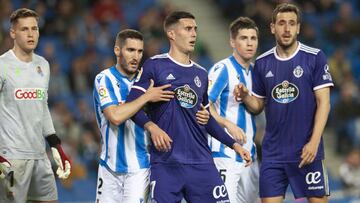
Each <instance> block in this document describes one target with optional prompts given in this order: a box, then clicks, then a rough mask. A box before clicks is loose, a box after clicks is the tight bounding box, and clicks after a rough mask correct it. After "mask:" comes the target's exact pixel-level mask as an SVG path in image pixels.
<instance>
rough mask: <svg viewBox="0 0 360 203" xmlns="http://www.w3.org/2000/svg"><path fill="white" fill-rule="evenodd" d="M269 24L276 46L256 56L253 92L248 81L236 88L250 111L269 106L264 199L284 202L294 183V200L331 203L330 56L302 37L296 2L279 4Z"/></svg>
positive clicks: (264, 148)
mask: <svg viewBox="0 0 360 203" xmlns="http://www.w3.org/2000/svg"><path fill="white" fill-rule="evenodd" d="M270 28H271V32H272V33H273V34H274V35H275V39H276V46H275V47H274V48H272V49H271V50H269V51H267V52H265V53H264V54H262V55H260V56H259V57H258V58H257V59H256V62H255V67H254V72H253V87H252V93H253V96H250V95H249V94H248V93H249V90H248V89H247V88H246V87H245V85H244V84H240V85H238V86H237V88H236V89H235V91H234V94H235V96H236V97H237V98H241V99H242V101H243V102H244V103H245V104H246V107H247V108H248V109H249V110H250V111H252V112H254V113H259V112H260V111H262V109H263V108H264V107H265V113H266V131H265V136H264V140H263V144H262V157H263V161H262V164H261V167H260V197H261V198H262V202H264V203H278V202H282V201H283V197H284V195H285V191H286V188H287V186H288V185H289V184H290V186H291V189H292V191H293V193H294V196H295V198H301V197H306V198H307V199H308V201H309V202H310V203H318V202H327V196H328V195H329V185H328V177H327V173H326V169H325V166H324V163H323V160H324V146H323V141H322V133H323V131H324V128H325V124H326V121H327V118H328V114H329V111H330V101H329V100H330V98H329V97H330V96H329V95H330V87H331V86H333V85H334V84H333V82H332V79H331V75H330V73H329V66H328V64H327V60H326V56H325V54H324V53H323V51H321V50H320V49H316V48H312V47H309V46H306V45H304V44H302V43H300V42H299V41H297V35H298V34H299V32H300V11H299V9H298V8H297V7H296V6H295V5H293V4H289V3H283V4H279V5H278V6H277V7H276V8H275V10H274V12H273V16H272V23H271V25H270ZM265 101H266V102H265Z"/></svg>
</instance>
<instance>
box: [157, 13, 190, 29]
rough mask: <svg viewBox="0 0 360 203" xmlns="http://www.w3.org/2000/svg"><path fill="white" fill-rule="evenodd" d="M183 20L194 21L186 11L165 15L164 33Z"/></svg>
mask: <svg viewBox="0 0 360 203" xmlns="http://www.w3.org/2000/svg"><path fill="white" fill-rule="evenodd" d="M183 18H190V19H195V16H194V15H193V14H191V13H189V12H186V11H174V12H172V13H170V14H169V15H167V16H166V18H165V20H164V31H165V32H166V31H167V29H168V28H169V27H170V26H172V25H174V24H176V23H178V22H179V20H180V19H183Z"/></svg>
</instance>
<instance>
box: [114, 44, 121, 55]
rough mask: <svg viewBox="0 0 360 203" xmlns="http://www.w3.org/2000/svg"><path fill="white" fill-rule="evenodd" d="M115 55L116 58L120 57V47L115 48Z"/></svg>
mask: <svg viewBox="0 0 360 203" xmlns="http://www.w3.org/2000/svg"><path fill="white" fill-rule="evenodd" d="M114 54H115V56H120V46H118V45H115V46H114Z"/></svg>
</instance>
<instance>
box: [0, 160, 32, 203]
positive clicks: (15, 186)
mask: <svg viewBox="0 0 360 203" xmlns="http://www.w3.org/2000/svg"><path fill="white" fill-rule="evenodd" d="M9 162H10V163H11V166H12V169H13V170H14V174H13V179H12V180H11V179H9V178H6V179H2V180H0V202H8V203H24V202H26V200H27V194H28V190H29V185H30V180H31V175H32V170H33V167H34V160H18V159H11V160H9Z"/></svg>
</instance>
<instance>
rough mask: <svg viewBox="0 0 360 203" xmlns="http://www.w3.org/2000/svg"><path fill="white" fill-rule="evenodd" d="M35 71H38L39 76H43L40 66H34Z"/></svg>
mask: <svg viewBox="0 0 360 203" xmlns="http://www.w3.org/2000/svg"><path fill="white" fill-rule="evenodd" d="M36 71H37V73H39V74H40V75H41V76H44V73H43V71H42V70H41V67H40V66H38V67H36Z"/></svg>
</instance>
